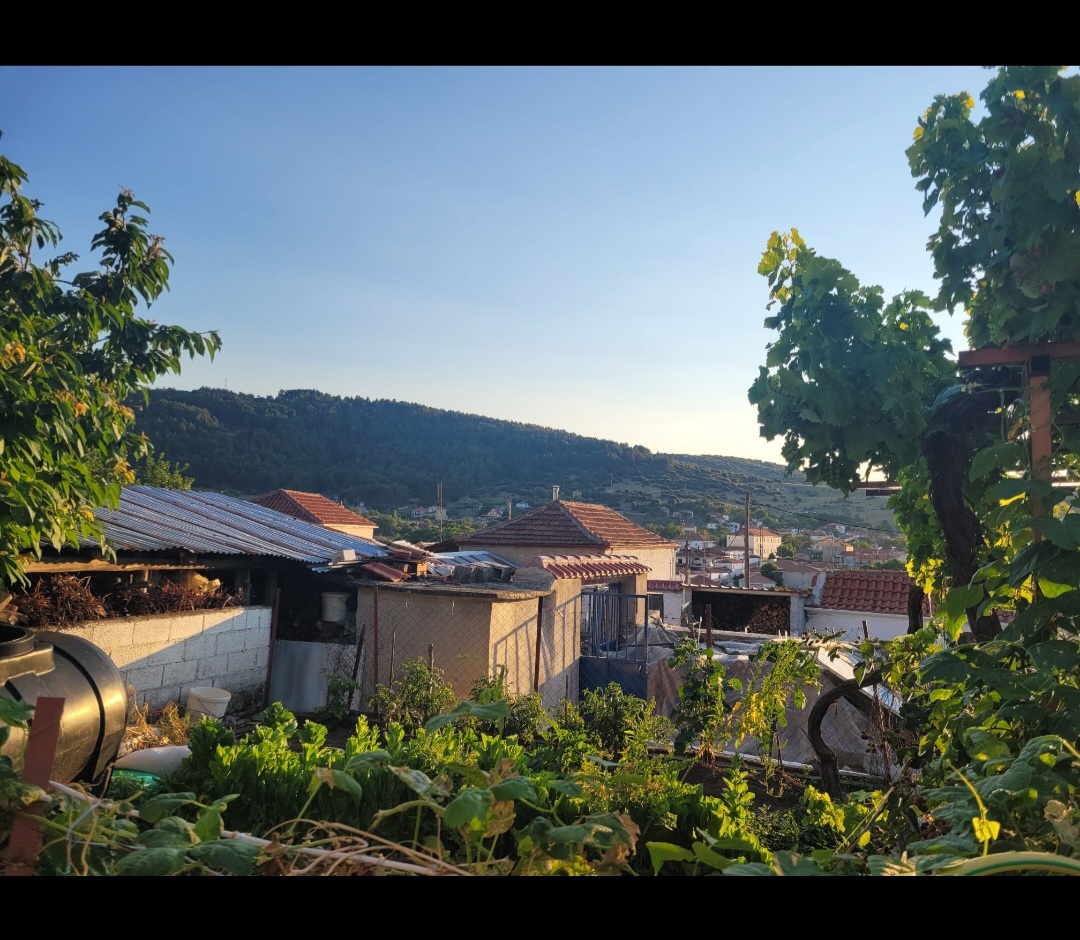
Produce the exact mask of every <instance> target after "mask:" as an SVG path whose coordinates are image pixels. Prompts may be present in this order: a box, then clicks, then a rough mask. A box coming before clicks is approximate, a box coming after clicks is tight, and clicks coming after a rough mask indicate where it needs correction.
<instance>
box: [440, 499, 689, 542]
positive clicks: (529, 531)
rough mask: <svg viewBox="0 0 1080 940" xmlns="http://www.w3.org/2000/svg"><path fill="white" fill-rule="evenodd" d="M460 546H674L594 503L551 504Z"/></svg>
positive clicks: (466, 538)
mask: <svg viewBox="0 0 1080 940" xmlns="http://www.w3.org/2000/svg"><path fill="white" fill-rule="evenodd" d="M458 544H459V545H463V546H464V545H530V546H531V545H537V546H543V545H560V546H562V545H566V546H574V547H577V546H581V547H582V548H593V549H597V548H611V547H612V546H619V545H633V546H645V545H651V546H671V547H675V543H674V542H671V541H669V540H668V539H665V538H661V537H660V536H659V535H657V534H656V533H655V532H650V531H649V530H648V529H643V528H642V527H641V526H639V525H636V524H634V523H633V522H631V521H630V520H629V519H627V518H626V517H625V516H622V515H620V514H619V513H617V512H616V511H615V510H614V509H609V508H608V507H607V506H601V505H598V504H595V503H570V502H566V501H564V500H554V501H552V502H550V503H546V504H544V505H543V506H539V507H537V508H536V509H533V510H530V511H529V512H527V513H525V514H524V515H521V516H517V517H515V518H513V519H507V520H506V521H505V522H500V523H498V524H496V525H493V526H488V527H487V528H485V529H480V530H479V531H477V532H473V533H470V534H469V535H466V536H463V537H462V538H459V539H458Z"/></svg>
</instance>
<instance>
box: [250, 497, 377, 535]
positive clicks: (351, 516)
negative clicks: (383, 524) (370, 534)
mask: <svg viewBox="0 0 1080 940" xmlns="http://www.w3.org/2000/svg"><path fill="white" fill-rule="evenodd" d="M251 502H253V503H256V504H258V505H259V506H265V507H266V508H267V509H275V510H277V511H278V512H283V513H285V515H287V516H292V517H293V518H294V519H302V520H303V521H304V522H313V523H314V524H315V525H360V526H374V527H375V528H378V526H376V525H375V523H374V522H372V521H371V520H370V519H367V518H365V517H364V516H361V515H359V514H358V513H355V512H353V511H352V510H351V509H346V508H345V507H344V506H342V505H341V504H340V503H335V502H334V501H333V500H332V499H328V498H327V497H325V496H323V495H322V494H321V493H307V492H304V491H303V490H287V489H278V490H272V491H271V492H269V493H263V494H262V495H261V496H256V497H255V498H254V499H252V500H251Z"/></svg>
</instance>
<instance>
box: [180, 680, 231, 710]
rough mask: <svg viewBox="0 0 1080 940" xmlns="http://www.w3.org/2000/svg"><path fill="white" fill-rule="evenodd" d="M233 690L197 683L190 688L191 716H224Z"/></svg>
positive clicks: (188, 704)
mask: <svg viewBox="0 0 1080 940" xmlns="http://www.w3.org/2000/svg"><path fill="white" fill-rule="evenodd" d="M231 698H232V692H226V691H225V690H224V689H215V688H214V687H213V686H212V685H196V686H192V687H191V688H190V689H188V696H187V711H188V717H190V718H201V717H205V716H207V715H209V716H210V717H211V718H224V717H225V709H227V708H228V707H229V699H231Z"/></svg>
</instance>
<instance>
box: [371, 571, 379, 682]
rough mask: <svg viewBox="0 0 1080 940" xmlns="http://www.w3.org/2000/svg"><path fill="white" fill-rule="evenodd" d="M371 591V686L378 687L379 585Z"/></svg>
mask: <svg viewBox="0 0 1080 940" xmlns="http://www.w3.org/2000/svg"><path fill="white" fill-rule="evenodd" d="M373 593H374V594H375V610H374V617H373V622H372V625H371V629H372V633H373V636H372V642H374V644H375V646H374V647H373V648H372V650H371V655H372V658H373V662H372V671H373V672H374V673H375V678H374V680H373V681H374V685H373V686H372V688H378V685H379V586H378V585H377V584H376V585H375V587H374V588H373Z"/></svg>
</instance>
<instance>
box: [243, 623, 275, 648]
mask: <svg viewBox="0 0 1080 940" xmlns="http://www.w3.org/2000/svg"><path fill="white" fill-rule="evenodd" d="M243 637H244V649H248V650H257V649H263V648H265V649H269V648H270V628H269V627H254V628H252V629H249V630H245V631H244V632H243Z"/></svg>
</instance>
